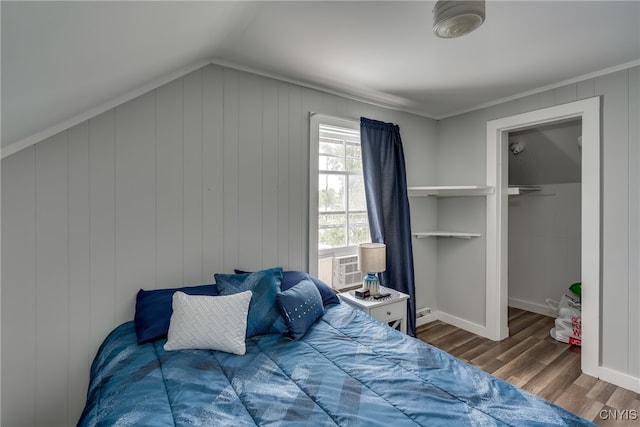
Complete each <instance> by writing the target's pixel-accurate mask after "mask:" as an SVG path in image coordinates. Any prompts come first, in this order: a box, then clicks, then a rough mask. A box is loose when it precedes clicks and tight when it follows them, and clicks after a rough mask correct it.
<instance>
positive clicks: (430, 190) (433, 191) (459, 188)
mask: <svg viewBox="0 0 640 427" xmlns="http://www.w3.org/2000/svg"><path fill="white" fill-rule="evenodd" d="M407 190H408V193H409V196H412V197H429V196H431V197H460V196H486V195H487V194H493V193H494V189H493V187H487V186H480V185H435V186H411V187H408V188H407Z"/></svg>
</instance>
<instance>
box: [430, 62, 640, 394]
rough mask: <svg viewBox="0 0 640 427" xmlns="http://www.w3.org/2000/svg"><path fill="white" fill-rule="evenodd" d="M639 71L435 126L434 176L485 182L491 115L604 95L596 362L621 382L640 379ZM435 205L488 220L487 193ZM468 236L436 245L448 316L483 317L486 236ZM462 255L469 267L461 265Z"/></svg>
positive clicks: (478, 221)
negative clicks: (467, 239)
mask: <svg viewBox="0 0 640 427" xmlns="http://www.w3.org/2000/svg"><path fill="white" fill-rule="evenodd" d="M639 71H640V68H639V67H633V68H630V69H626V70H622V71H618V72H614V73H610V74H606V75H603V76H599V77H596V78H592V79H587V80H584V81H580V82H578V83H574V84H570V85H567V86H563V87H560V88H557V89H553V90H549V91H546V92H542V93H538V94H535V95H530V96H527V97H524V98H519V99H516V100H513V101H510V102H505V103H502V104H499V105H496V106H493V107H488V108H484V109H481V110H477V111H473V112H470V113H467V114H464V115H460V116H456V117H452V118H448V119H445V120H441V121H440V122H439V123H438V128H437V129H438V134H437V140H438V143H437V160H438V161H437V163H436V164H437V165H438V172H437V175H438V183H439V184H441V185H463V184H469V183H472V184H476V183H483V182H484V180H485V177H486V171H485V168H486V164H485V162H484V161H482V162H480V161H478V159H484V158H485V157H486V153H485V151H486V143H485V138H486V122H487V121H488V120H493V119H498V118H502V117H507V116H511V115H514V114H519V113H523V112H527V111H533V110H537V109H540V108H545V107H550V106H553V105H559V104H563V103H567V102H572V101H576V100H580V99H584V98H590V97H593V96H600V97H601V99H602V103H601V106H602V107H601V108H602V119H601V120H602V122H601V130H602V142H601V144H602V145H601V147H602V148H601V164H602V170H601V173H602V175H601V176H602V186H601V197H602V198H601V200H602V212H601V215H602V216H601V218H602V230H601V233H602V269H601V271H602V291H601V292H602V294H601V295H602V296H601V304H602V307H601V312H602V315H601V325H602V348H601V350H600V351H601V364H602V366H603V367H604V368H605V369H606V370H607V371H606V372H608V373H609V374H611V376H610V377H609V378H603V379H606V380H607V381H610V382H616V381H614V379H617V380H620V381H619V382H622V383H625V384H633V383H634V382H635V384H638V381H640V334H638V329H639V328H640V316H639V314H638V313H639V310H638V304H639V303H640V273H639V271H640V270H639V265H640V262H639V260H640V250H639V245H640V231H639V226H640V213H639V210H640V192H639V191H638V188H639V187H640V174H639V173H638V170H640V136H639V130H640V125H639V117H640V115H639V113H638V111H639V110H638V108H639V103H640V89H639V84H640V77H639ZM470 199H471V198H470ZM438 209H439V212H438V215H439V217H444V218H454V217H456V216H461V215H466V217H467V218H466V220H467V222H466V224H470V227H473V226H475V227H476V228H472V229H476V230H483V229H484V227H485V209H486V205H485V203H484V201H480V200H446V201H444V202H440V203H439V205H438ZM473 221H475V223H473ZM472 244H475V247H474V246H472V245H466V246H460V245H458V246H456V247H454V248H449V247H447V248H444V249H450V250H443V247H441V248H439V253H438V256H439V258H438V289H437V292H438V307H439V309H440V310H441V311H443V312H446V313H448V314H450V315H452V316H456V317H458V318H461V319H464V320H466V321H469V322H472V323H478V324H481V325H483V324H484V319H485V316H486V313H485V312H484V311H485V310H484V300H485V283H484V277H485V251H486V249H485V242H484V239H483V238H479V239H477V240H476V241H474V242H472ZM450 246H453V245H450ZM463 263H465V265H466V268H464V269H461V268H459V267H458V266H459V265H461V264H463ZM568 285H570V283H569V284H568ZM568 285H567V286H568ZM460 295H465V296H466V297H465V298H460ZM550 297H552V296H550ZM479 301H480V302H481V304H478V302H479Z"/></svg>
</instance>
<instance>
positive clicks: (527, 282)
mask: <svg viewBox="0 0 640 427" xmlns="http://www.w3.org/2000/svg"><path fill="white" fill-rule="evenodd" d="M581 122H582V121H581V119H573V120H571V121H563V122H555V123H550V124H546V125H543V126H538V127H535V128H528V129H522V130H517V131H513V132H510V133H509V153H508V156H509V212H508V223H509V232H508V234H509V239H508V242H509V243H508V244H509V246H508V252H509V276H508V277H509V279H508V283H509V287H508V301H509V306H511V307H515V308H519V309H523V310H527V311H531V312H535V313H539V314H544V315H548V316H552V317H555V316H556V312H555V310H553V309H552V308H551V307H550V305H549V303H548V302H547V300H552V301H559V300H560V298H561V297H562V295H563V294H565V293H568V292H570V291H569V290H568V288H569V287H570V286H571V285H572V284H574V283H576V282H580V281H581V279H580V277H581V191H582V184H581V181H582V178H581V171H582V167H581V163H582V162H581V158H582V155H581V124H582V123H581Z"/></svg>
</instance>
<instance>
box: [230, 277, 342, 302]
mask: <svg viewBox="0 0 640 427" xmlns="http://www.w3.org/2000/svg"><path fill="white" fill-rule="evenodd" d="M234 271H235V272H236V273H237V274H242V273H249V272H248V271H243V270H238V269H236V270H234ZM302 279H311V281H312V282H313V283H314V284H315V285H316V287H317V288H318V291H320V296H321V297H322V304H323V305H324V306H327V305H330V304H340V298H338V295H336V293H335V291H334V290H333V289H331V286H329V285H327V284H326V283H324V282H323V281H322V280H320V279H318V278H317V277H315V276H312V275H311V274H309V273H305V272H303V271H285V272H284V273H282V283H281V285H280V288H281V289H282V290H283V291H286V290H287V289H289V288H291V287H292V286H294V285H295V284H296V283H298V282H299V281H301V280H302Z"/></svg>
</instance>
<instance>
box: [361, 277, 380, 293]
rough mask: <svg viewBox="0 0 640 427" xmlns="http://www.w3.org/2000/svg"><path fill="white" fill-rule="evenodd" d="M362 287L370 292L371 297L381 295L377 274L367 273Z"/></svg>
mask: <svg viewBox="0 0 640 427" xmlns="http://www.w3.org/2000/svg"><path fill="white" fill-rule="evenodd" d="M362 286H363V287H364V288H365V289H367V290H369V292H370V293H371V296H373V295H378V294H379V293H380V279H378V276H377V275H376V273H367V275H366V276H365V278H364V279H363V280H362Z"/></svg>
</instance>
